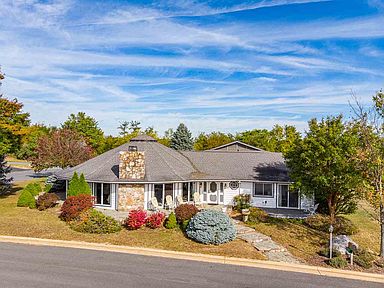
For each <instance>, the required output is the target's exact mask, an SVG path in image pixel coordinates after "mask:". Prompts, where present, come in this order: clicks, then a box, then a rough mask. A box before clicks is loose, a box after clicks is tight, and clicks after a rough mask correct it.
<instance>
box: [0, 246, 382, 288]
mask: <svg viewBox="0 0 384 288" xmlns="http://www.w3.org/2000/svg"><path fill="white" fill-rule="evenodd" d="M0 287H1V288H8V287H10V288H11V287H12V288H21V287H32V288H33V287H38V288H45V287H55V288H56V287H69V288H70V287H87V288H88V287H92V288H112V287H113V288H115V287H116V288H119V287H124V288H130V287H156V288H163V287H164V288H172V287H182V288H187V287H210V288H213V287H219V288H227V287H235V288H241V287H258V288H259V287H260V288H267V287H268V288H272V287H273V288H277V287H282V288H301V287H303V288H304V287H305V288H314V287H316V288H317V287H318V288H325V287H333V288H335V287H345V288H354V287H356V288H357V287H372V288H376V287H380V288H383V284H379V283H371V282H360V281H354V280H346V279H339V278H332V277H324V276H317V275H310V274H303V273H291V272H281V271H276V270H267V269H258V268H248V267H240V266H232V265H222V264H211V263H204V262H196V261H186V260H175V259H167V258H158V257H148V256H138V255H130V254H123V253H113V252H102V251H92V250H82V249H71V248H56V247H45V246H28V245H21V244H10V243H0Z"/></svg>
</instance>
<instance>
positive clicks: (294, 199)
mask: <svg viewBox="0 0 384 288" xmlns="http://www.w3.org/2000/svg"><path fill="white" fill-rule="evenodd" d="M278 187H279V195H278V198H277V205H278V207H279V208H299V192H298V191H297V190H290V189H289V185H279V186H278Z"/></svg>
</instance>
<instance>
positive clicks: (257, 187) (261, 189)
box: [255, 183, 264, 195]
mask: <svg viewBox="0 0 384 288" xmlns="http://www.w3.org/2000/svg"><path fill="white" fill-rule="evenodd" d="M255 195H264V185H263V184H260V183H255Z"/></svg>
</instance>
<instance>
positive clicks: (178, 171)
mask: <svg viewBox="0 0 384 288" xmlns="http://www.w3.org/2000/svg"><path fill="white" fill-rule="evenodd" d="M129 146H137V150H138V151H144V152H145V179H144V180H142V181H144V182H162V181H188V180H205V179H212V180H261V181H267V180H271V181H275V180H281V181H286V180H287V179H288V178H287V176H286V174H287V173H286V172H287V169H286V166H285V164H284V159H283V157H282V155H281V154H280V153H272V152H265V151H259V152H254V153H250V152H225V151H201V152H192V151H191V152H186V151H183V152H179V151H175V150H173V149H171V148H168V147H166V146H164V145H162V144H160V143H158V142H157V141H156V140H155V139H153V138H152V137H150V136H146V135H145V136H144V135H139V136H138V137H136V138H134V139H132V140H131V141H130V142H128V143H126V144H124V145H121V146H119V147H117V148H115V149H112V150H110V151H108V152H106V153H104V154H101V155H99V156H97V157H95V158H93V159H90V160H88V161H86V162H84V163H82V164H80V165H78V166H76V167H73V168H69V169H65V170H63V171H61V172H59V173H57V176H58V177H59V178H61V179H69V178H71V177H72V175H73V173H74V172H75V171H76V172H78V173H79V174H80V173H84V176H85V178H86V179H87V180H88V181H100V182H140V181H138V180H129V179H119V152H120V151H128V147H129Z"/></svg>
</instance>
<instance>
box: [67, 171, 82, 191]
mask: <svg viewBox="0 0 384 288" xmlns="http://www.w3.org/2000/svg"><path fill="white" fill-rule="evenodd" d="M79 186H80V179H79V175H77V172H75V173H73V176H72V179H71V181H69V187H68V192H67V196H77V195H79V188H80V187H79Z"/></svg>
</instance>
